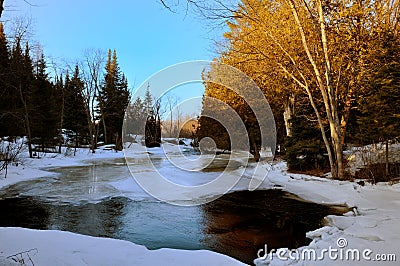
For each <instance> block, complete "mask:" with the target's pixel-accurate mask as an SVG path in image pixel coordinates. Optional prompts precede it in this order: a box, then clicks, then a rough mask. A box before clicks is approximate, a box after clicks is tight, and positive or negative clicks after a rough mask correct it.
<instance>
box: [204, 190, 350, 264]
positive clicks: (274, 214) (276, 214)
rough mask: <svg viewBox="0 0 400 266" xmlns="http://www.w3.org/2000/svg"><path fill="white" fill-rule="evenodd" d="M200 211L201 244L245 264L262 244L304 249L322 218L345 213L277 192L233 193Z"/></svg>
mask: <svg viewBox="0 0 400 266" xmlns="http://www.w3.org/2000/svg"><path fill="white" fill-rule="evenodd" d="M202 209H203V211H204V224H205V239H204V243H205V244H206V245H207V246H209V247H210V248H211V249H212V250H215V251H217V252H220V253H224V254H227V255H229V256H231V257H234V258H236V259H238V260H241V261H243V262H246V263H248V264H251V263H252V261H253V260H254V258H256V255H257V251H258V250H259V249H261V248H264V245H265V244H267V245H268V249H277V248H281V247H288V248H297V247H300V246H304V245H307V244H308V243H309V242H310V240H309V239H307V238H306V232H308V231H311V230H315V229H317V228H319V227H321V225H322V221H323V217H325V216H326V215H328V214H337V215H341V214H343V213H344V212H347V211H348V209H347V207H345V206H335V207H333V206H325V205H320V204H316V203H311V202H306V201H303V200H301V199H299V198H298V197H296V196H295V195H293V194H290V193H287V192H283V191H281V190H258V191H238V192H233V193H229V194H226V195H224V196H222V197H220V198H218V199H217V200H215V201H213V202H210V203H207V204H205V205H203V206H202Z"/></svg>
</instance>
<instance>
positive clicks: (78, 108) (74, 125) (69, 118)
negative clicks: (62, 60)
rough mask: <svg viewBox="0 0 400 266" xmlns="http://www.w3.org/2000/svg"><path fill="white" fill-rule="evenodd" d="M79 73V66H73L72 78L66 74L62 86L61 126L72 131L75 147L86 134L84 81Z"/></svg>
mask: <svg viewBox="0 0 400 266" xmlns="http://www.w3.org/2000/svg"><path fill="white" fill-rule="evenodd" d="M79 75H80V74H79V67H78V66H75V72H74V75H73V77H72V79H70V78H69V75H68V73H67V74H66V77H65V88H64V112H63V113H64V119H63V127H64V128H65V129H68V130H71V131H73V134H74V143H75V148H76V147H77V146H78V145H79V143H80V142H81V141H82V138H83V136H85V135H86V134H87V126H86V125H87V120H86V110H85V100H84V97H83V95H82V90H83V88H84V83H83V81H82V80H81V79H80V77H79Z"/></svg>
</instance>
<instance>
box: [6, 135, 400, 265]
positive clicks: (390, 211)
mask: <svg viewBox="0 0 400 266" xmlns="http://www.w3.org/2000/svg"><path fill="white" fill-rule="evenodd" d="M186 148H187V147H185V146H182V147H178V146H177V145H174V144H173V143H170V142H164V143H163V145H162V147H160V148H152V149H148V150H147V149H145V148H144V147H143V146H141V145H140V144H138V143H132V145H131V148H130V149H129V150H128V151H126V153H125V155H126V156H127V157H128V162H129V163H135V160H143V159H145V158H147V156H148V155H149V154H151V155H152V156H153V157H160V158H165V154H168V156H169V157H170V158H172V159H173V160H177V161H176V163H177V164H182V163H183V164H185V168H191V169H192V170H195V169H197V168H198V167H200V166H204V163H205V162H207V160H209V158H207V157H205V159H200V160H199V159H198V158H196V157H195V156H194V157H189V158H186V159H187V160H186V161H181V160H183V159H182V158H180V157H174V155H177V154H180V153H181V152H182V151H183V150H184V149H186ZM183 153H184V151H183ZM63 154H65V152H63ZM240 156H242V157H240ZM240 156H238V157H237V160H238V161H241V162H245V161H246V160H247V158H245V157H246V156H247V155H244V154H242V155H240ZM123 157H124V153H122V152H114V151H108V150H98V151H96V153H95V154H91V153H90V152H88V151H87V150H84V149H82V150H81V149H78V152H77V154H76V156H75V157H74V156H65V155H56V156H53V155H46V157H42V158H41V159H24V162H23V164H22V165H21V164H20V165H19V166H15V165H14V166H10V168H9V174H8V178H7V179H4V178H0V187H6V186H8V185H10V184H13V183H16V182H19V181H22V180H27V179H32V178H40V177H44V176H49V175H54V173H49V172H46V171H44V170H43V169H44V168H48V167H59V166H73V165H83V164H87V163H90V161H94V160H108V159H118V158H123ZM222 157H223V156H222ZM130 160H132V161H130ZM249 166H250V167H248V168H247V169H245V168H243V167H239V168H237V169H233V170H232V171H229V172H226V175H227V177H228V178H227V179H226V180H229V178H237V177H238V176H239V177H241V178H240V180H239V181H238V182H237V184H236V185H234V186H233V188H232V190H247V189H249V188H250V189H254V188H256V187H257V186H258V185H259V188H260V189H270V188H279V189H282V190H284V191H288V192H291V193H293V194H296V195H298V196H300V197H301V198H303V199H304V200H309V201H313V202H317V203H323V204H346V205H347V206H348V207H350V208H351V209H353V211H350V212H348V213H346V214H345V215H344V216H334V215H330V216H327V217H326V219H325V220H326V221H325V226H323V227H322V228H319V229H317V230H315V231H312V232H308V233H307V236H308V237H309V238H310V239H312V242H311V243H310V244H309V245H308V246H306V247H301V248H299V249H297V252H302V251H304V250H306V249H312V250H314V251H315V252H317V254H319V253H318V252H322V251H323V249H328V248H330V247H331V248H338V246H337V244H338V243H337V241H338V240H342V239H345V240H346V243H347V246H346V247H345V248H349V249H358V250H360V251H363V250H366V249H370V250H371V251H372V254H373V255H376V254H396V256H397V259H399V255H400V253H399V250H400V227H399V224H400V212H399V210H400V184H394V185H393V184H389V183H378V184H377V185H372V184H369V183H366V184H365V186H361V185H359V184H357V183H354V182H349V181H338V180H332V179H328V178H319V177H313V176H308V175H300V174H291V173H288V172H287V169H286V164H285V163H284V162H276V163H275V164H274V165H272V167H271V166H270V165H269V164H266V163H265V162H264V163H259V164H256V163H251V164H250V165H249ZM158 167H159V169H158V170H159V171H160V172H163V171H164V173H165V172H166V173H168V172H169V173H171V171H173V170H172V168H171V165H165V164H160V165H158ZM131 170H132V169H131ZM134 171H136V173H141V174H143V175H145V176H146V175H148V176H152V175H154V171H155V170H154V169H153V170H151V169H150V170H149V169H148V166H146V165H145V164H143V161H142V164H140V165H139V164H137V167H135V168H134ZM173 173H174V175H173V179H172V180H173V181H177V182H178V181H179V182H181V184H183V185H187V186H189V185H193V186H197V185H201V184H207V183H209V182H211V181H212V180H211V179H212V178H213V177H215V175H212V173H204V172H202V173H200V174H201V175H199V176H201V178H202V179H201V180H199V179H198V177H199V176H197V177H196V178H188V177H186V176H185V175H184V173H180V172H179V171H174V172H173ZM226 180H225V181H226ZM111 184H112V185H113V186H114V187H116V188H117V189H119V190H120V191H121V192H122V193H124V194H125V195H126V196H127V197H130V198H134V199H138V200H141V199H144V198H150V197H151V196H149V195H148V194H147V193H146V192H145V191H144V190H143V189H142V188H141V187H140V186H139V185H138V184H137V183H135V181H134V180H133V179H132V178H131V177H129V176H127V177H125V178H122V179H120V180H119V181H117V182H112V183H111ZM224 185H225V184H223V185H222V187H223V186H224ZM163 191H165V193H164V194H163V195H162V197H165V198H166V199H168V200H172V201H173V200H175V201H177V202H179V201H182V200H183V201H184V200H187V198H188V197H189V196H190V198H191V199H192V200H194V201H196V200H200V201H201V200H204V199H205V198H214V197H215V196H216V195H220V194H221V193H224V192H226V191H224V189H222V190H221V189H219V188H218V187H217V186H215V187H213V188H211V189H209V190H207V191H204V190H199V191H196V193H192V194H190V195H185V194H184V193H185V191H183V190H182V191H179V190H178V191H169V190H165V189H164V190H163ZM0 239H1V241H0V264H1V265H3V264H4V263H5V262H4V261H7V263H8V262H10V259H7V260H5V258H6V257H7V256H10V255H13V254H16V253H19V252H23V251H27V250H30V249H32V248H34V249H37V252H36V251H35V252H34V253H32V254H35V255H32V256H31V257H32V258H33V261H34V262H35V265H158V264H161V265H240V264H241V263H239V262H237V261H236V260H234V259H231V258H229V257H227V256H224V255H221V254H217V253H213V252H210V251H184V250H172V249H160V250H156V251H149V250H147V249H146V248H145V247H143V246H139V245H135V244H133V243H130V242H125V241H120V240H113V239H102V238H93V237H88V236H81V235H77V234H72V233H68V232H60V231H36V230H28V229H21V228H0ZM27 239H28V240H29V241H27ZM265 244H268V243H265ZM286 251H288V250H286ZM280 252H285V249H282V250H281V251H280ZM29 254H30V253H29ZM373 255H371V256H373ZM254 257H255V258H256V257H257V254H255V256H254ZM2 260H3V261H2ZM3 262H4V263H3ZM367 262H368V261H366V260H365V259H363V258H361V259H360V260H359V261H354V260H351V261H345V260H343V259H342V260H339V259H336V260H333V259H330V258H327V257H324V260H311V261H307V260H297V259H290V258H287V260H284V259H280V258H278V257H277V254H276V253H275V255H274V256H272V257H266V258H259V259H256V260H255V263H256V265H259V266H260V265H337V264H339V265H364V264H366V263H367ZM369 262H370V263H371V264H372V263H374V265H375V264H376V263H377V261H369ZM381 263H382V265H398V262H397V263H396V262H395V261H394V262H393V261H392V262H389V261H386V262H381ZM28 265H29V264H28Z"/></svg>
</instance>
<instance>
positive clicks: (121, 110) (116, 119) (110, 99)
mask: <svg viewBox="0 0 400 266" xmlns="http://www.w3.org/2000/svg"><path fill="white" fill-rule="evenodd" d="M129 99H130V94H129V90H128V81H127V79H126V77H125V75H124V74H123V73H122V72H121V70H120V68H119V66H118V62H117V53H116V51H115V50H114V52H113V54H112V56H111V50H109V51H108V59H107V63H106V73H105V76H104V82H103V86H102V87H101V89H100V92H99V97H98V100H99V106H100V113H101V118H102V119H101V122H102V124H103V127H102V128H103V134H104V141H105V143H107V144H108V143H114V144H115V145H116V149H122V125H123V121H124V115H125V109H126V107H127V106H128V103H129Z"/></svg>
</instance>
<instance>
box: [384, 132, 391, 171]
mask: <svg viewBox="0 0 400 266" xmlns="http://www.w3.org/2000/svg"><path fill="white" fill-rule="evenodd" d="M389 170H390V169H389V140H388V139H386V141H385V174H386V177H388V176H389Z"/></svg>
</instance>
